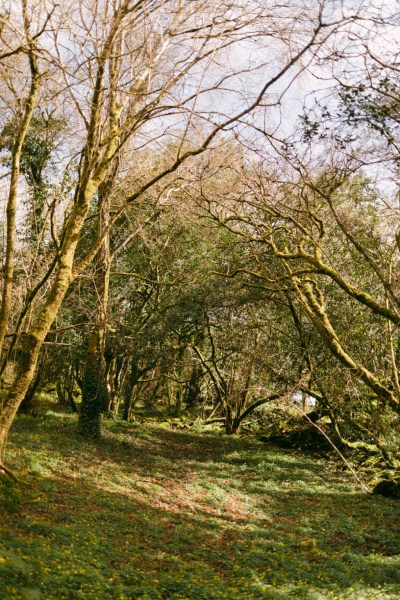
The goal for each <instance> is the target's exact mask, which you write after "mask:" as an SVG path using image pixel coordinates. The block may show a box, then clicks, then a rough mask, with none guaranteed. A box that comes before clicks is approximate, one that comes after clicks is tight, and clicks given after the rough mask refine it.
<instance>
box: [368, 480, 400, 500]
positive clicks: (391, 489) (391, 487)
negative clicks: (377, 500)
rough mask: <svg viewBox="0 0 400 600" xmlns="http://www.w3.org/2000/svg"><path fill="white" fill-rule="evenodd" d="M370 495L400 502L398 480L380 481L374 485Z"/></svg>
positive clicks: (399, 483) (399, 481)
mask: <svg viewBox="0 0 400 600" xmlns="http://www.w3.org/2000/svg"><path fill="white" fill-rule="evenodd" d="M372 493H373V494H379V495H380V496H385V498H394V499H395V500H400V479H382V481H380V482H379V483H377V484H376V486H375V487H374V489H373V490H372Z"/></svg>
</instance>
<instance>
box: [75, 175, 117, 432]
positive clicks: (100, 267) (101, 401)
mask: <svg viewBox="0 0 400 600" xmlns="http://www.w3.org/2000/svg"><path fill="white" fill-rule="evenodd" d="M110 184H111V181H107V182H106V183H105V184H104V186H101V188H100V190H99V220H98V237H99V239H101V238H102V237H104V240H103V243H102V246H101V249H100V251H99V254H98V256H97V261H96V270H95V286H94V287H95V294H96V298H97V324H96V325H95V328H94V330H93V331H92V333H91V334H90V338H89V344H88V352H87V356H86V363H85V370H84V376H83V389H82V404H81V412H80V416H79V423H78V431H79V433H80V434H81V435H83V436H84V437H87V438H89V439H98V438H99V437H100V414H101V412H102V411H103V409H104V408H105V407H108V406H109V399H108V390H107V380H106V361H105V349H106V328H107V325H106V320H107V309H108V296H109V283H110V236H109V231H108V227H109V219H110V191H111V185H110Z"/></svg>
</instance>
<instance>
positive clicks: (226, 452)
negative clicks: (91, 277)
mask: <svg viewBox="0 0 400 600" xmlns="http://www.w3.org/2000/svg"><path fill="white" fill-rule="evenodd" d="M74 428H75V423H74V420H73V417H71V416H69V415H56V414H52V413H49V414H47V415H44V416H42V417H40V418H38V419H31V418H26V417H21V418H20V419H19V420H18V422H17V424H16V426H15V428H14V431H13V434H12V437H11V440H10V442H9V447H8V461H9V462H8V464H11V465H13V466H14V467H17V468H20V469H21V468H22V466H25V468H26V472H25V474H24V477H25V479H26V480H28V481H29V482H31V483H33V487H29V488H26V487H25V488H24V487H22V486H20V485H16V486H15V485H14V484H10V483H7V482H6V483H5V484H4V483H3V484H2V487H1V490H2V498H1V497H0V508H1V513H0V518H1V521H0V522H1V524H2V531H1V537H0V598H1V600H3V599H4V600H14V599H17V598H24V599H25V598H26V599H28V598H30V599H31V600H35V599H39V598H42V599H45V600H48V599H52V598H57V599H58V600H61V599H66V598H70V599H75V598H77V599H78V598H85V599H98V600H104V599H108V598H110V599H111V598H112V599H114V598H115V599H117V598H120V599H122V598H142V599H146V598H147V599H156V598H181V599H184V598H189V599H196V600H201V599H204V600H206V599H207V600H209V599H212V598H227V599H229V600H234V599H241V600H242V599H244V598H310V599H317V598H346V599H351V598H399V597H400V556H399V554H400V536H399V533H400V519H399V508H400V504H399V502H398V501H393V500H388V499H384V498H379V497H369V496H367V495H365V494H363V493H362V492H361V491H360V490H358V489H356V488H355V487H354V486H353V483H352V482H351V480H350V478H349V475H348V474H347V473H346V474H345V473H343V472H335V471H334V467H332V466H330V465H329V464H328V463H326V462H323V461H318V460H316V459H313V458H310V457H304V456H301V455H299V454H296V453H293V452H290V451H287V452H285V451H281V450H279V451H278V450H276V449H271V448H267V447H265V446H263V445H261V444H259V443H257V442H252V441H248V440H244V439H240V438H237V437H231V438H228V437H226V436H216V435H205V434H199V433H197V434H196V433H186V432H185V433H183V432H176V431H171V430H169V429H166V428H162V427H156V426H143V425H134V424H131V425H125V424H121V423H119V424H117V423H111V424H110V425H109V429H108V431H107V432H106V434H105V436H104V440H103V442H102V443H101V444H100V445H98V446H95V445H90V444H87V443H85V442H83V441H81V440H79V439H77V438H76V437H75V435H74ZM0 496H1V494H0ZM314 543H315V546H314Z"/></svg>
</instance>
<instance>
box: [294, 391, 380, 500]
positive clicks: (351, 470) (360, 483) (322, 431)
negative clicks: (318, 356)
mask: <svg viewBox="0 0 400 600" xmlns="http://www.w3.org/2000/svg"><path fill="white" fill-rule="evenodd" d="M290 404H291V405H292V406H293V407H294V408H295V409H296V410H298V411H299V412H300V413H301V414H302V415H303V417H304V418H305V419H306V420H307V421H308V422H309V423H311V425H312V426H313V427H315V428H316V429H318V431H319V432H320V433H322V435H323V436H324V438H325V439H326V440H327V441H328V443H329V444H330V445H331V446H332V448H333V449H334V450H335V452H336V453H337V454H338V455H339V457H340V458H341V460H342V461H343V462H344V464H345V465H346V466H347V467H348V469H349V470H350V472H351V474H352V475H353V477H354V479H355V480H356V482H357V483H358V485H359V486H360V487H361V488H362V489H363V490H364V491H365V492H367V493H368V494H372V490H371V489H369V488H368V487H367V486H366V485H365V484H364V483H363V482H362V481H361V479H360V478H359V476H358V475H357V473H356V472H355V470H354V469H353V467H352V466H351V465H350V463H349V461H348V460H347V459H346V458H345V457H344V456H343V454H342V453H341V452H340V450H339V448H338V447H337V446H336V445H335V444H334V442H332V440H331V438H330V437H329V435H328V434H327V433H326V432H325V431H324V430H323V429H322V427H320V426H319V425H318V424H317V423H315V422H314V421H312V420H311V419H310V418H309V416H308V415H307V413H305V412H304V410H302V409H301V408H300V407H299V406H297V405H296V404H294V402H291V403H290Z"/></svg>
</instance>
